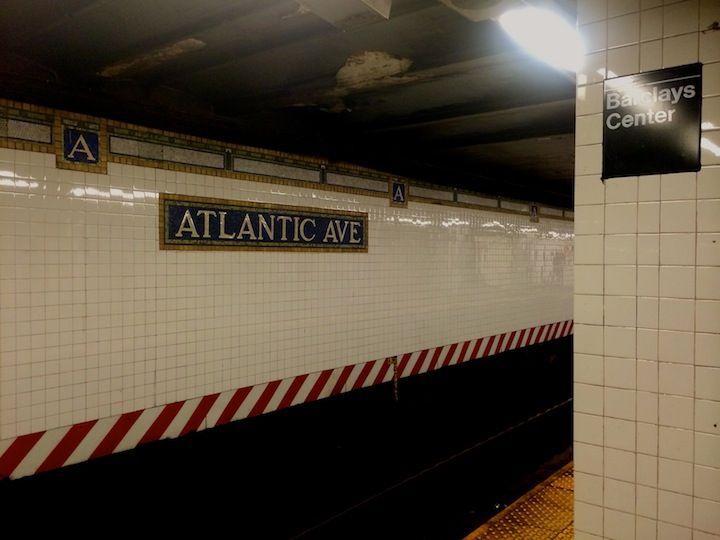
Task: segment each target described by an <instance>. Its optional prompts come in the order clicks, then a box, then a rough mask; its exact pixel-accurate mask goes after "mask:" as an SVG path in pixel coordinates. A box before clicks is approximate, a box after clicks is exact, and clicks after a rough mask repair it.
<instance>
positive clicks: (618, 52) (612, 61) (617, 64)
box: [607, 45, 640, 77]
mask: <svg viewBox="0 0 720 540" xmlns="http://www.w3.org/2000/svg"><path fill="white" fill-rule="evenodd" d="M607 55H608V60H607V62H608V70H609V71H612V72H613V73H614V74H615V75H617V76H618V77H622V76H623V75H631V74H633V73H637V72H638V71H640V46H639V45H628V46H626V47H619V48H617V49H610V50H608V53H607Z"/></svg>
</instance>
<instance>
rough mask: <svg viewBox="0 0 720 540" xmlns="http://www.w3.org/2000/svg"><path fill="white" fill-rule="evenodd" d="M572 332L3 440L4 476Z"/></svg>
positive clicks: (486, 342)
mask: <svg viewBox="0 0 720 540" xmlns="http://www.w3.org/2000/svg"><path fill="white" fill-rule="evenodd" d="M572 333H573V321H572V320H566V321H558V322H554V323H550V324H544V325H540V326H535V327H531V328H522V329H517V330H513V331H508V332H503V333H501V334H496V335H492V336H484V337H480V338H476V339H472V340H468V341H463V342H459V343H452V344H449V345H441V346H438V347H435V348H430V349H423V350H420V351H414V352H408V353H405V354H402V355H398V356H396V357H393V358H383V359H378V360H370V361H368V362H363V363H359V364H350V365H347V366H341V367H337V368H334V369H326V370H324V371H319V372H314V373H306V374H302V375H297V376H295V377H288V378H285V379H280V380H274V381H269V382H266V383H261V384H257V385H253V386H246V387H243V388H238V389H235V390H228V391H224V392H219V393H215V394H210V395H206V396H202V397H195V398H190V399H186V400H183V401H177V402H174V403H169V404H167V405H163V406H159V407H152V408H147V409H143V410H136V411H132V412H127V413H124V414H121V415H115V416H110V417H105V418H101V419H96V420H89V421H86V422H81V423H77V424H74V425H71V426H64V427H60V428H55V429H50V430H47V431H39V432H35V433H29V434H26V435H21V436H19V437H15V438H10V439H5V440H0V479H3V478H21V477H23V476H29V475H32V474H37V473H40V472H45V471H50V470H52V469H57V468H60V467H63V466H66V465H71V464H74V463H79V462H82V461H87V460H90V459H94V458H99V457H103V456H106V455H109V454H114V453H117V452H122V451H124V450H130V449H132V448H135V447H137V446H139V445H142V444H145V443H150V442H154V441H157V440H160V439H168V438H176V437H181V436H184V435H187V434H189V433H194V432H196V431H201V430H204V429H208V428H212V427H217V426H220V425H223V424H227V423H229V422H233V421H236V420H241V419H244V418H249V417H253V416H258V415H261V414H266V413H269V412H273V411H277V410H280V409H284V408H286V407H291V406H294V405H298V404H301V403H308V402H311V401H317V400H319V399H323V398H327V397H330V396H334V395H337V394H341V393H345V392H349V391H352V390H357V389H360V388H366V387H369V386H374V385H377V384H383V383H386V382H390V381H392V380H393V379H394V378H395V379H400V378H404V377H409V376H414V375H420V374H422V373H427V372H430V371H434V370H437V369H440V368H444V367H448V366H453V365H457V364H461V363H464V362H467V361H471V360H478V359H481V358H486V357H488V356H493V355H496V354H500V353H503V352H506V351H511V350H514V349H519V348H523V347H529V346H532V345H536V344H538V343H543V342H546V341H550V340H554V339H559V338H562V337H566V336H568V335H570V334H572Z"/></svg>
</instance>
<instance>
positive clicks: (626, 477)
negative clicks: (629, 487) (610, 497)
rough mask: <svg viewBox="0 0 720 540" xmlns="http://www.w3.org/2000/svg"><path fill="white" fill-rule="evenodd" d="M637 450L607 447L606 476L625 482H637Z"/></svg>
mask: <svg viewBox="0 0 720 540" xmlns="http://www.w3.org/2000/svg"><path fill="white" fill-rule="evenodd" d="M635 456H636V454H635V452H628V451H626V450H616V449H615V448H606V449H605V459H604V464H605V473H604V474H605V476H607V477H608V478H614V479H616V480H623V481H625V482H633V483H634V482H635Z"/></svg>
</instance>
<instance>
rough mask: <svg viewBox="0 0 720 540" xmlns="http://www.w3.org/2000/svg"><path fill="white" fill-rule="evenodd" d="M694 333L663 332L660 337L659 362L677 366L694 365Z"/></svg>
mask: <svg viewBox="0 0 720 540" xmlns="http://www.w3.org/2000/svg"><path fill="white" fill-rule="evenodd" d="M693 338H694V334H693V333H692V332H678V331H675V330H661V331H660V333H659V336H658V351H659V352H658V360H660V361H661V362H671V363H675V364H692V363H693V360H694V354H695V351H694V350H693Z"/></svg>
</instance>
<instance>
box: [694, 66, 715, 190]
mask: <svg viewBox="0 0 720 540" xmlns="http://www.w3.org/2000/svg"><path fill="white" fill-rule="evenodd" d="M717 65H719V66H720V63H718V64H717ZM697 196H698V199H720V167H717V166H710V167H703V168H702V169H701V170H700V172H699V173H698V177H697Z"/></svg>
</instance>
